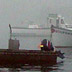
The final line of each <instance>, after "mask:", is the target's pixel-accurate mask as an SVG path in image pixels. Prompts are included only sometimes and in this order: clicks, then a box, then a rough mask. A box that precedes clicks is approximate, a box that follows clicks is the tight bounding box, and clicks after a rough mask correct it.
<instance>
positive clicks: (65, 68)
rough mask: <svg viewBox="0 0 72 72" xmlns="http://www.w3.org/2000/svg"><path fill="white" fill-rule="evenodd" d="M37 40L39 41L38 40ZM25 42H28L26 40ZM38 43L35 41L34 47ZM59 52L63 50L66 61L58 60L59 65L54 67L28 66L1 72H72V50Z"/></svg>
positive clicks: (64, 49) (0, 70)
mask: <svg viewBox="0 0 72 72" xmlns="http://www.w3.org/2000/svg"><path fill="white" fill-rule="evenodd" d="M27 39H28V38H27ZM40 39H43V38H40ZM22 40H23V39H22ZM36 40H37V41H38V39H37V38H36ZM24 41H26V38H25V40H24ZM27 41H31V42H33V39H31V40H30V38H29V40H27ZM37 41H35V43H34V42H33V47H34V45H36V43H37ZM31 42H30V43H31ZM29 46H30V45H29ZM24 48H25V47H24ZM31 48H32V45H31ZM32 49H33V48H32ZM57 50H61V51H62V52H64V53H65V59H63V60H62V59H60V58H58V59H57V64H56V65H54V66H50V67H40V66H28V67H23V68H18V69H9V68H0V72H72V48H58V49H57Z"/></svg>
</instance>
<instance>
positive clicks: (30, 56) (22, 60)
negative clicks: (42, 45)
mask: <svg viewBox="0 0 72 72" xmlns="http://www.w3.org/2000/svg"><path fill="white" fill-rule="evenodd" d="M59 54H61V53H60V52H58V51H55V52H51V51H50V52H49V51H41V50H13V49H0V67H22V66H50V65H54V64H56V63H57V57H58V56H59Z"/></svg>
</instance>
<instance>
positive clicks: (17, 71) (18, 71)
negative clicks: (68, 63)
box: [0, 62, 63, 72]
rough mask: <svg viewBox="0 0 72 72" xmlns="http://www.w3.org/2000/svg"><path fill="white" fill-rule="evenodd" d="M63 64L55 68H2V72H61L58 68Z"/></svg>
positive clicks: (54, 66) (0, 71)
mask: <svg viewBox="0 0 72 72" xmlns="http://www.w3.org/2000/svg"><path fill="white" fill-rule="evenodd" d="M62 63H63V62H59V63H57V64H56V65H53V66H23V67H21V68H1V69H0V72H50V71H55V70H59V69H58V67H59V65H60V64H62Z"/></svg>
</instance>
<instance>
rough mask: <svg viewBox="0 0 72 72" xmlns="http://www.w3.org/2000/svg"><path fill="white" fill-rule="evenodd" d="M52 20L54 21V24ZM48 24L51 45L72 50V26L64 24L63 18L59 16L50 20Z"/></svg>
mask: <svg viewBox="0 0 72 72" xmlns="http://www.w3.org/2000/svg"><path fill="white" fill-rule="evenodd" d="M51 17H52V16H51ZM53 20H56V21H55V22H56V23H54V22H53ZM50 24H51V41H52V43H53V45H54V46H55V47H56V48H72V25H69V24H67V23H65V21H64V18H63V17H62V16H60V15H56V17H55V18H51V19H50Z"/></svg>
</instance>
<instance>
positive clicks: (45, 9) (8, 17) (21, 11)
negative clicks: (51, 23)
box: [0, 0, 72, 48]
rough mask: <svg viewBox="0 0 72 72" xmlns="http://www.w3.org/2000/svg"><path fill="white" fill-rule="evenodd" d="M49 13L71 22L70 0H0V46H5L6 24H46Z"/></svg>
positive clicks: (7, 33) (71, 9) (7, 30)
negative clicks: (61, 16) (59, 15)
mask: <svg viewBox="0 0 72 72" xmlns="http://www.w3.org/2000/svg"><path fill="white" fill-rule="evenodd" d="M49 13H58V14H61V15H63V16H64V17H65V20H66V21H67V22H68V23H72V20H71V19H72V0H0V48H2V47H3V48H5V47H7V44H8V39H9V28H8V24H11V25H12V26H18V25H21V26H22V25H24V26H26V25H27V24H29V23H30V22H31V21H33V23H34V24H40V25H41V24H42V25H44V24H46V22H47V20H46V18H47V16H48V14H49Z"/></svg>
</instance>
